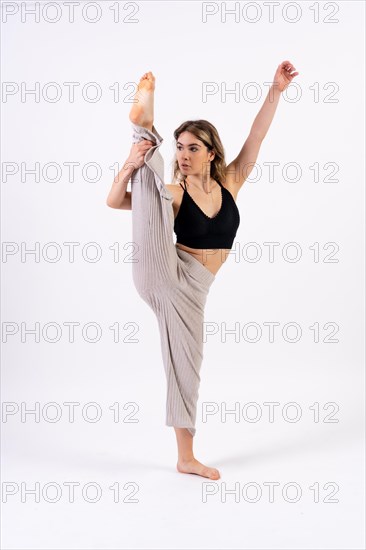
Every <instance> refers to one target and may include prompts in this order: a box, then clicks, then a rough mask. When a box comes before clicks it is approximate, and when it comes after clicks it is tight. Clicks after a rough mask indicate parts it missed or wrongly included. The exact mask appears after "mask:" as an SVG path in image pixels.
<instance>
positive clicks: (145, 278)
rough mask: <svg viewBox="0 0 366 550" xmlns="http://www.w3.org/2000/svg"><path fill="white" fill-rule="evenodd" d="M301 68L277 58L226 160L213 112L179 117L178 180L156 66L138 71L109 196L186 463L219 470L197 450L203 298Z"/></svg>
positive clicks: (189, 468)
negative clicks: (165, 147)
mask: <svg viewBox="0 0 366 550" xmlns="http://www.w3.org/2000/svg"><path fill="white" fill-rule="evenodd" d="M297 74H299V73H297V72H295V69H294V67H293V65H292V64H291V63H290V62H289V61H284V62H283V63H281V64H280V65H279V66H278V67H277V70H276V73H275V76H274V81H273V85H272V87H271V89H270V90H269V92H268V95H267V98H266V100H265V102H264V104H263V106H262V108H261V109H260V111H259V113H258V115H257V116H256V118H255V120H254V122H253V124H252V127H251V130H250V133H249V136H248V137H247V139H246V141H245V143H244V145H243V147H242V148H241V150H240V152H239V154H238V155H237V157H236V158H235V159H234V160H233V161H232V162H230V164H229V165H226V163H225V157H224V148H223V146H222V143H221V140H220V137H219V135H218V132H217V130H216V128H215V127H214V126H213V125H212V124H211V123H210V122H208V121H206V120H194V121H186V122H184V123H183V124H181V125H180V126H179V127H178V128H177V129H176V130H175V131H174V137H175V140H176V160H175V164H174V179H175V180H176V181H177V182H178V184H176V183H174V184H168V185H166V184H165V183H164V163H163V159H162V157H161V154H160V152H159V147H160V145H161V144H162V142H163V138H162V137H161V136H160V134H159V133H158V131H157V130H156V128H155V126H154V90H155V78H154V76H153V74H152V73H151V72H148V73H145V74H144V75H143V77H142V78H141V80H140V83H139V86H138V90H137V92H136V95H135V99H136V100H137V101H136V103H134V104H133V106H132V108H131V112H130V121H131V123H132V130H133V140H132V141H133V145H132V147H131V151H130V154H129V156H128V158H127V160H126V162H125V163H124V165H123V167H122V169H121V171H120V172H119V174H118V175H117V177H116V178H115V179H114V181H113V184H112V188H111V190H110V192H109V195H108V198H107V205H108V206H110V207H111V208H120V209H122V210H131V211H132V235H133V241H134V242H135V243H136V244H137V245H138V253H137V261H136V262H135V263H133V264H132V276H133V281H134V285H135V287H136V290H137V292H138V294H139V295H140V297H141V298H142V299H143V300H144V301H145V302H146V303H147V304H148V305H149V306H150V308H151V309H152V310H153V312H154V314H155V315H156V318H157V321H158V326H159V332H160V343H161V351H162V359H163V363H164V369H165V374H166V380H167V396H166V425H167V426H173V427H174V430H175V434H176V439H177V445H178V462H177V470H178V471H179V472H181V473H190V474H197V475H200V476H203V477H206V478H210V479H219V478H220V473H219V471H218V470H217V469H216V468H212V467H209V466H205V465H204V464H202V463H201V462H199V461H198V460H197V459H196V458H195V456H194V454H193V437H194V435H195V433H196V428H195V422H196V408H197V400H198V395H199V394H198V390H199V383H200V374H199V373H200V368H201V363H202V360H203V339H202V332H203V321H204V308H205V303H206V298H207V295H208V292H209V289H210V287H211V284H212V283H213V282H214V280H215V278H216V274H217V272H218V270H219V269H220V267H221V266H222V264H223V263H224V262H225V260H226V258H227V253H228V252H229V251H230V249H231V247H232V244H233V241H234V238H235V236H236V233H237V230H238V227H239V224H240V215H239V210H238V207H237V205H236V200H237V196H238V192H239V190H240V188H241V187H242V185H243V183H244V181H245V180H246V178H247V177H248V175H249V174H250V172H251V170H252V168H253V166H254V164H255V162H256V159H257V156H258V153H259V149H260V146H261V143H262V141H263V139H264V137H265V135H266V133H267V131H268V129H269V126H270V124H271V122H272V119H273V116H274V114H275V111H276V108H277V104H278V101H279V98H280V95H281V93H282V91H283V90H284V89H285V88H286V87H287V86H288V84H289V83H290V82H291V80H292V79H293V78H294V76H296V75H297ZM130 179H131V192H128V191H127V190H126V189H127V184H128V182H129V180H130ZM173 231H174V232H175V233H176V235H177V239H176V242H175V243H174V242H173Z"/></svg>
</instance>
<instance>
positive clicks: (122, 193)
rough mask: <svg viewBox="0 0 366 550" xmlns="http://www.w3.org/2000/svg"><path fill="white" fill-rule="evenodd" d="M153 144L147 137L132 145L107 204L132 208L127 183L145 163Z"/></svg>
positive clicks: (113, 184) (114, 206)
mask: <svg viewBox="0 0 366 550" xmlns="http://www.w3.org/2000/svg"><path fill="white" fill-rule="evenodd" d="M152 146H153V143H152V141H149V140H147V139H144V140H143V141H140V142H139V143H134V144H133V145H132V147H131V151H130V154H129V156H128V158H127V160H126V162H125V163H124V164H123V166H122V168H121V170H120V171H119V172H118V174H117V176H116V177H115V178H114V180H113V183H112V187H111V190H110V191H109V194H108V197H107V200H106V203H107V206H109V207H110V208H119V209H121V210H131V193H130V191H126V189H127V184H128V182H129V181H130V179H131V176H132V173H133V172H134V171H135V170H137V168H140V167H141V166H142V165H143V164H144V162H145V161H144V159H145V154H146V153H147V151H148V150H149V149H151V147H152Z"/></svg>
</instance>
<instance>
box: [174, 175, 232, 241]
mask: <svg viewBox="0 0 366 550" xmlns="http://www.w3.org/2000/svg"><path fill="white" fill-rule="evenodd" d="M218 183H219V185H220V187H221V197H222V201H221V208H220V210H219V211H218V213H217V214H215V216H213V217H212V218H211V217H210V216H207V214H205V213H204V212H203V210H201V208H200V207H199V206H198V204H196V203H195V201H194V200H193V199H192V197H191V195H190V194H189V193H188V191H187V187H186V184H185V182H184V192H183V198H182V204H181V206H180V208H179V211H178V214H177V216H176V218H175V220H174V233H176V235H177V241H176V243H178V244H183V245H185V246H189V247H190V248H201V249H205V248H211V249H214V248H230V249H231V247H232V245H233V242H234V239H235V235H236V232H237V230H238V227H239V224H240V215H239V210H238V207H237V205H236V202H235V200H234V197H233V196H232V194H231V193H230V191H229V190H228V189H226V187H224V186H223V185H222V184H221V183H220V182H218ZM181 187H182V185H181ZM182 189H183V187H182Z"/></svg>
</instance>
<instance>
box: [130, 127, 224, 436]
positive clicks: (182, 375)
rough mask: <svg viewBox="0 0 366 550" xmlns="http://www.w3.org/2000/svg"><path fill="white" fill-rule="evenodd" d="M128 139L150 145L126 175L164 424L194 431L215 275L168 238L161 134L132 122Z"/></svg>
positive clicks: (170, 217)
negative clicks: (160, 367) (154, 332)
mask: <svg viewBox="0 0 366 550" xmlns="http://www.w3.org/2000/svg"><path fill="white" fill-rule="evenodd" d="M132 129H133V142H134V143H137V142H139V141H141V140H143V139H149V140H151V141H152V142H153V143H154V146H153V147H152V148H151V149H149V151H148V152H147V153H146V155H145V159H144V160H145V164H143V165H142V166H141V168H138V169H137V170H135V171H134V172H133V174H132V178H131V192H132V198H131V200H132V236H133V242H134V243H136V244H137V245H138V251H137V253H136V256H135V259H137V261H135V262H133V263H132V276H133V282H134V285H135V287H136V290H137V292H138V294H139V295H140V296H141V298H142V299H143V300H144V301H145V302H146V303H147V304H148V305H149V306H150V307H151V309H152V310H153V312H154V313H155V315H156V318H157V321H158V326H159V331H160V341H161V351H162V359H163V363H164V369H165V374H166V380H167V396H166V425H167V426H175V427H176V428H187V429H188V430H189V432H190V433H191V434H192V436H194V435H195V433H196V428H195V423H196V410H197V401H198V396H199V393H198V390H199V384H200V368H201V363H202V360H203V339H202V333H203V321H204V307H205V303H206V298H207V295H208V292H209V288H210V286H211V284H212V283H213V281H214V280H215V275H214V274H213V273H211V271H209V270H208V269H207V268H206V267H204V266H203V265H202V264H201V262H199V261H198V260H197V259H196V258H194V257H193V256H192V255H191V254H189V253H188V252H185V251H183V250H180V249H179V248H177V247H176V246H175V243H174V241H173V232H174V231H173V226H174V212H173V206H172V202H173V197H172V195H171V194H170V193H169V191H168V190H167V188H166V187H165V184H164V161H163V158H162V156H161V154H160V151H159V147H160V145H161V144H162V142H163V138H162V137H161V136H160V135H159V133H158V132H157V130H156V128H155V126H153V128H152V131H150V130H148V129H146V128H143V127H142V126H138V125H136V124H132Z"/></svg>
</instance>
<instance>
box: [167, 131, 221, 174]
mask: <svg viewBox="0 0 366 550" xmlns="http://www.w3.org/2000/svg"><path fill="white" fill-rule="evenodd" d="M176 155H177V161H178V164H179V169H180V171H181V172H182V174H183V175H184V176H188V175H202V174H205V173H206V172H207V166H208V165H209V162H210V160H212V159H213V158H214V156H215V155H214V153H213V152H212V151H209V150H208V149H207V147H206V145H205V144H204V143H203V141H201V140H200V139H198V138H197V137H196V136H195V135H194V134H191V132H182V133H181V134H180V135H179V137H178V139H177V144H176Z"/></svg>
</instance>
